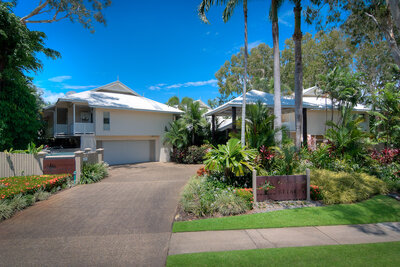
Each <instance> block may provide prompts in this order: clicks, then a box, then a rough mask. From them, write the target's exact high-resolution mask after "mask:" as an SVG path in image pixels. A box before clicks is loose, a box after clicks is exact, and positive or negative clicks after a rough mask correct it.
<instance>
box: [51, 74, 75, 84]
mask: <svg viewBox="0 0 400 267" xmlns="http://www.w3.org/2000/svg"><path fill="white" fill-rule="evenodd" d="M70 79H72V76H68V75H64V76H56V77H53V78H50V79H49V81H51V82H55V83H61V82H63V81H65V80H70Z"/></svg>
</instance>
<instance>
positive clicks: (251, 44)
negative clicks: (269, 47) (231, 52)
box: [247, 40, 262, 50]
mask: <svg viewBox="0 0 400 267" xmlns="http://www.w3.org/2000/svg"><path fill="white" fill-rule="evenodd" d="M261 43H262V42H261V41H260V40H258V41H255V42H251V43H249V44H248V45H247V46H248V48H249V50H251V49H253V48H254V47H257V46H259V45H260V44H261Z"/></svg>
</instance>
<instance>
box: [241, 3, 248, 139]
mask: <svg viewBox="0 0 400 267" xmlns="http://www.w3.org/2000/svg"><path fill="white" fill-rule="evenodd" d="M243 13H244V78H243V100H242V126H241V129H240V130H241V131H240V133H241V134H240V141H241V143H242V146H245V145H246V143H245V142H246V140H245V131H246V89H247V88H246V85H247V57H248V55H247V0H243Z"/></svg>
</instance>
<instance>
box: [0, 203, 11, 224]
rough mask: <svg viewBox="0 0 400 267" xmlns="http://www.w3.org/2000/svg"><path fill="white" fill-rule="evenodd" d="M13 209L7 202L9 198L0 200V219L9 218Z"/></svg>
mask: <svg viewBox="0 0 400 267" xmlns="http://www.w3.org/2000/svg"><path fill="white" fill-rule="evenodd" d="M13 214H14V210H13V209H12V207H11V205H10V204H9V200H0V221H1V220H5V219H8V218H10V217H11V216H12V215H13Z"/></svg>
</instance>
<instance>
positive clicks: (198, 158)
mask: <svg viewBox="0 0 400 267" xmlns="http://www.w3.org/2000/svg"><path fill="white" fill-rule="evenodd" d="M209 149H210V147H209V146H208V145H202V146H190V147H189V148H184V149H174V150H173V151H172V154H171V160H172V161H174V162H177V163H183V164H200V163H203V161H204V157H205V155H206V154H207V152H208V150H209Z"/></svg>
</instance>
